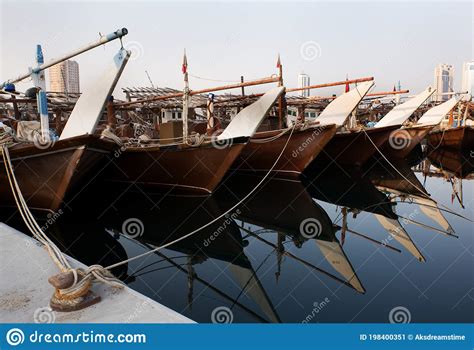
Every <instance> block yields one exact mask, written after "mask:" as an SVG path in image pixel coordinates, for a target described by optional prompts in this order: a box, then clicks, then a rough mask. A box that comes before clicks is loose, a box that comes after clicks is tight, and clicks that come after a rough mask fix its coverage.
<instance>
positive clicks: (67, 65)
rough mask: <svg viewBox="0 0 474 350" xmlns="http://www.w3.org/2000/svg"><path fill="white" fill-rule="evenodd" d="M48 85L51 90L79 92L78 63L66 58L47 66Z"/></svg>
mask: <svg viewBox="0 0 474 350" xmlns="http://www.w3.org/2000/svg"><path fill="white" fill-rule="evenodd" d="M49 85H50V90H51V91H52V92H63V93H79V92H80V87H79V64H78V63H77V62H76V61H71V60H67V61H63V62H61V63H58V64H56V65H54V66H52V67H51V68H49Z"/></svg>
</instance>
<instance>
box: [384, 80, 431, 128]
mask: <svg viewBox="0 0 474 350" xmlns="http://www.w3.org/2000/svg"><path fill="white" fill-rule="evenodd" d="M434 92H435V89H432V88H431V87H428V88H427V89H426V90H425V91H423V92H422V93H420V94H418V95H416V96H415V97H413V98H411V99H409V100H408V101H406V102H404V103H402V104H400V105H398V106H396V107H395V108H393V109H392V110H391V111H390V112H388V113H387V114H386V115H385V117H383V118H382V119H381V120H380V121H379V122H378V123H377V124H376V125H375V127H376V128H382V127H385V126H391V125H401V124H403V123H404V122H405V121H406V120H407V119H408V118H410V116H411V115H412V114H413V112H415V111H416V110H417V109H418V108H419V107H420V106H421V105H422V104H423V103H424V102H425V101H426V100H427V99H428V98H429V97H430V96H431V95H432V94H433V93H434Z"/></svg>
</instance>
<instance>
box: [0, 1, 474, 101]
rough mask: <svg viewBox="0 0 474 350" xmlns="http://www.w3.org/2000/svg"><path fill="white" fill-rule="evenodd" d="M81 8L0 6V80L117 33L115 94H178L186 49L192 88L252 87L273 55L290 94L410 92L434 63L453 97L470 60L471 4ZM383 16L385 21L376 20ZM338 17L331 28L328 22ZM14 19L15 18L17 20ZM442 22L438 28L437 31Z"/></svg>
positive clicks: (104, 56)
mask: <svg viewBox="0 0 474 350" xmlns="http://www.w3.org/2000/svg"><path fill="white" fill-rule="evenodd" d="M88 4H89V5H90V6H89V10H87V11H85V9H84V8H83V6H81V3H77V2H70V3H69V2H68V3H67V4H63V3H54V11H51V9H53V3H49V2H11V1H3V2H1V18H2V21H1V22H2V23H1V27H0V28H1V33H0V36H1V37H2V40H1V44H0V50H1V52H0V57H1V58H2V59H1V64H0V80H2V81H3V80H6V79H9V78H12V77H14V76H17V75H18V74H20V73H23V72H25V71H27V69H28V67H30V66H32V65H33V62H34V48H35V46H36V44H41V45H42V46H43V51H44V56H45V60H46V61H48V60H49V59H51V58H54V57H58V56H60V55H62V54H64V53H66V52H68V51H70V50H72V49H75V48H78V47H80V46H82V45H84V44H86V43H88V42H91V41H93V40H95V39H97V37H98V35H99V32H101V33H102V34H107V33H109V32H112V31H114V30H116V29H117V28H120V27H127V28H128V29H129V35H127V36H126V37H125V38H124V40H123V43H124V45H125V47H126V48H128V49H130V50H131V51H132V52H133V55H132V59H131V60H130V62H129V63H128V65H127V67H126V68H125V71H124V74H123V76H122V78H121V80H120V81H119V84H118V86H119V88H118V89H116V92H117V90H119V91H120V87H124V86H150V82H149V80H148V78H147V76H146V74H145V70H146V71H148V72H149V74H150V77H151V79H152V81H153V83H154V85H155V86H169V87H172V88H178V89H180V88H182V87H183V81H182V79H183V77H182V74H181V62H182V56H183V50H184V49H185V48H186V52H187V57H188V64H189V74H190V77H189V79H190V87H191V89H196V88H203V87H209V86H214V85H219V84H222V82H224V83H227V82H234V81H238V80H239V79H240V76H241V75H243V76H244V78H245V80H250V79H255V78H261V77H264V76H269V75H272V74H277V73H278V71H277V69H276V68H275V64H276V61H277V57H278V54H280V57H281V63H282V65H283V77H284V83H285V85H286V86H288V87H296V86H297V83H298V82H297V76H298V73H299V72H301V71H304V72H305V73H306V74H308V75H309V76H310V77H311V80H312V83H314V84H317V83H324V82H330V81H337V80H343V79H345V78H346V75H347V76H348V77H349V79H351V78H357V77H364V76H374V77H375V81H376V87H375V88H376V89H377V90H387V89H391V88H393V84H394V83H396V82H398V81H401V84H402V86H403V87H404V88H407V89H409V90H410V92H413V93H416V92H419V91H422V90H424V89H425V88H426V87H427V86H430V85H432V84H433V68H434V66H435V65H437V64H439V63H443V62H446V63H449V64H452V65H454V66H455V67H459V68H457V69H455V76H454V90H456V91H459V90H460V88H461V81H462V79H461V74H462V69H461V66H462V63H463V62H466V61H470V60H472V58H473V56H474V55H473V54H472V19H471V11H469V9H472V4H471V3H469V2H465V3H460V6H463V7H466V11H459V10H458V8H459V7H456V6H452V5H451V4H450V3H436V4H435V5H434V6H427V4H426V3H414V4H411V3H404V2H402V3H398V4H391V3H344V6H341V3H336V4H331V3H321V2H317V3H297V4H296V5H295V6H293V5H292V4H289V3H255V4H251V5H250V4H248V3H179V2H178V3H150V2H140V3H138V4H139V5H131V4H127V3H116V4H114V6H110V3H101V2H94V3H88ZM91 7H92V8H93V9H91ZM250 8H251V11H249V9H250ZM26 9H28V11H26ZM387 12H390V13H392V14H393V18H388V17H387V16H384V14H386V13H387ZM211 13H212V15H211ZM158 14H159V19H160V20H159V21H156V18H157V17H156V16H157V15H158ZM336 14H337V16H338V18H339V19H340V23H339V24H338V25H337V26H336V25H335V24H334V23H331V21H329V18H334V16H335V15H336ZM18 16H21V17H22V21H16V20H15V18H18ZM420 16H422V17H420ZM81 18H87V21H88V26H87V28H82V29H81V30H80V31H78V30H77V28H81ZM399 18H403V21H402V22H400V20H399ZM420 18H423V26H420V25H419V24H420V22H419V21H420ZM38 19H42V20H38ZM177 19H179V20H178V21H177ZM441 20H442V21H444V23H445V25H443V27H442V28H439V26H438V25H437V24H438V23H439V21H441ZM32 22H35V24H36V27H37V28H36V30H35V35H34V36H32V35H31V32H30V30H29V27H28V25H27V24H26V23H32ZM280 23H284V25H281V24H280ZM256 27H258V28H261V29H260V30H254V28H256ZM252 28H253V29H252ZM415 32H416V35H414V33H415ZM119 47H120V46H119V43H118V42H116V43H110V44H107V45H105V46H104V48H97V49H95V50H93V51H91V52H89V53H86V54H84V55H80V56H78V57H77V58H75V60H77V61H78V62H79V64H80V66H81V83H82V84H81V85H82V86H81V88H82V89H84V87H85V86H87V85H88V84H93V83H94V78H95V77H96V76H97V73H98V72H99V71H100V69H101V67H104V66H105V64H106V62H107V61H109V60H111V59H112V57H113V55H114V54H115V52H116V51H117V50H118V48H119ZM202 78H205V79H202ZM219 81H220V82H219ZM24 86H31V82H26V83H23V84H19V88H20V89H24ZM266 88H267V87H265V86H263V87H260V88H255V89H252V88H249V89H248V90H249V91H252V90H260V91H262V90H265V89H266ZM340 90H341V89H337V88H335V89H325V90H321V92H319V91H318V94H327V95H330V94H332V93H333V92H335V93H339V92H340ZM314 94H316V93H314Z"/></svg>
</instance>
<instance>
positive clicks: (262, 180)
mask: <svg viewBox="0 0 474 350" xmlns="http://www.w3.org/2000/svg"><path fill="white" fill-rule="evenodd" d="M295 127H296V125H294V126H293V128H292V129H291V133H290V135H289V137H288V139H287V140H286V143H285V146H284V147H283V149H282V150H281V152H280V154H279V155H278V157H277V159H276V160H275V162H274V163H273V165H272V167H271V168H270V169H269V170H268V172H267V173H266V174H265V176H264V177H263V178H262V179H261V180H260V182H259V183H258V184H257V185H256V186H255V187H254V188H253V189H252V190H251V191H250V192H249V193H248V194H247V195H246V196H245V197H244V198H242V199H241V200H240V201H239V202H237V204H235V205H234V206H232V207H231V208H230V209H228V210H226V211H225V212H224V213H222V214H221V215H219V216H218V217H216V218H215V219H213V220H211V221H209V222H208V223H207V224H205V225H203V226H201V227H199V228H197V229H195V230H194V231H191V232H189V233H187V234H185V235H184V236H181V237H180V238H177V239H175V240H173V241H171V242H168V243H166V244H163V245H162V246H159V247H156V248H155V249H153V250H150V251H148V252H145V253H142V254H139V255H136V256H134V257H132V258H129V259H127V260H124V261H121V262H118V263H116V264H113V265H109V266H107V267H106V269H108V270H109V269H112V268H115V267H118V266H121V265H124V264H127V263H129V262H131V261H134V260H137V259H140V258H143V257H145V256H147V255H150V254H153V253H155V252H157V251H159V250H162V249H165V248H167V247H169V246H171V245H173V244H175V243H178V242H180V241H182V240H184V239H186V238H188V237H191V236H192V235H194V234H196V233H197V232H199V231H201V230H203V229H205V228H206V227H208V226H210V225H212V224H214V223H215V222H217V221H218V220H220V219H222V218H223V217H225V216H226V215H227V214H229V213H230V212H232V211H233V210H234V209H236V208H237V207H239V206H240V205H241V204H242V203H243V202H245V201H246V200H247V198H249V197H250V196H251V195H252V194H253V193H254V192H255V191H256V190H257V189H258V188H259V187H260V185H261V184H262V183H263V182H264V181H265V180H266V179H267V178H268V176H269V175H270V174H271V172H272V171H273V169H274V168H275V166H276V165H277V163H278V162H279V161H280V159H281V157H282V156H283V153H284V152H285V150H286V147H287V146H288V143H289V142H290V139H291V136H292V135H293V131H294V130H295Z"/></svg>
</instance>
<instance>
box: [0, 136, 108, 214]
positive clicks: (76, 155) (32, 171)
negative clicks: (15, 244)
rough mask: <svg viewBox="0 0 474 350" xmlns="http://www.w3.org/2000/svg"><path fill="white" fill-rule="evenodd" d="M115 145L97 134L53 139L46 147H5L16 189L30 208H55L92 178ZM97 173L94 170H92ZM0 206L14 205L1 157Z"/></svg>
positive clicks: (23, 145) (51, 209)
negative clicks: (58, 139) (16, 183)
mask: <svg viewBox="0 0 474 350" xmlns="http://www.w3.org/2000/svg"><path fill="white" fill-rule="evenodd" d="M114 147H116V144H115V143H113V142H111V141H108V140H103V139H100V138H99V137H97V136H92V135H87V136H79V137H74V138H70V139H66V140H61V141H57V142H55V143H54V144H53V145H52V146H51V147H48V148H46V149H42V148H38V147H36V146H35V145H34V144H20V145H15V146H12V147H10V148H9V153H10V159H11V162H12V166H13V169H14V173H15V177H16V179H17V181H18V184H19V186H20V190H21V192H22V194H23V197H24V198H25V200H26V202H27V204H28V206H29V208H30V209H38V210H50V211H57V210H58V209H59V208H61V206H62V205H63V204H64V203H63V202H64V200H65V199H66V198H67V197H68V196H69V195H71V194H72V192H74V191H80V186H81V185H87V183H88V182H89V181H90V180H91V178H92V177H93V176H92V174H94V170H97V167H99V166H100V163H101V162H102V161H104V160H105V157H106V156H107V154H109V153H110V152H111V151H112V150H113V149H114ZM95 173H96V174H97V173H98V172H97V171H96V172H95ZM0 206H5V207H16V202H15V200H14V197H13V195H12V192H11V188H10V184H9V182H8V178H7V174H6V172H5V165H4V163H3V159H1V160H0Z"/></svg>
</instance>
